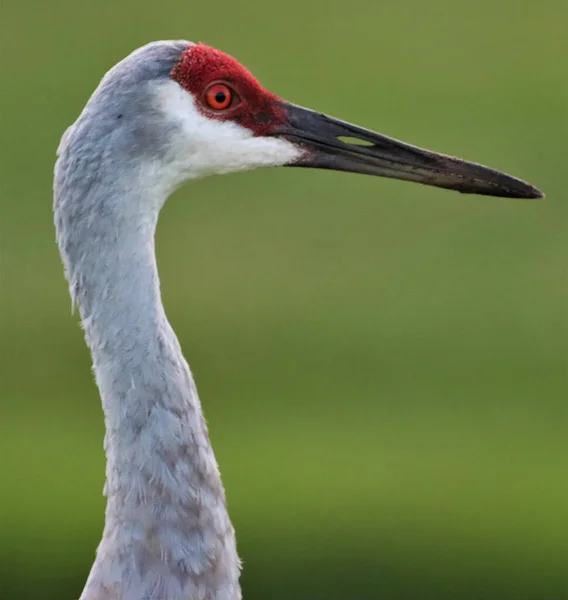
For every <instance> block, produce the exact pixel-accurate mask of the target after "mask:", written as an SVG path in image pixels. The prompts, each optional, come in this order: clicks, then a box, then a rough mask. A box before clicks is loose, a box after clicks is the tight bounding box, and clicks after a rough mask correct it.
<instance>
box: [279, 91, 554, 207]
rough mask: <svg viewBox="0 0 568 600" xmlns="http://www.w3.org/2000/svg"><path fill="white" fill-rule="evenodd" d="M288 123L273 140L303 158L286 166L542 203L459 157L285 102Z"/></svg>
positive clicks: (524, 188)
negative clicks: (284, 142) (281, 140)
mask: <svg viewBox="0 0 568 600" xmlns="http://www.w3.org/2000/svg"><path fill="white" fill-rule="evenodd" d="M283 108H284V110H285V111H286V113H287V117H288V118H287V122H286V123H284V124H283V125H281V126H279V128H278V129H277V130H276V131H274V132H273V133H272V135H278V136H282V137H284V138H286V139H288V140H289V141H291V142H293V143H295V144H297V145H299V146H300V147H301V148H303V149H304V150H305V154H304V155H303V157H302V158H300V159H299V160H298V161H297V162H295V163H292V164H290V165H289V166H295V167H314V168H319V169H333V170H336V171H350V172H353V173H365V174H367V175H377V176H379V177H391V178H394V179H405V180H408V181H415V182H417V183H422V184H425V185H432V186H436V187H441V188H448V189H452V190H457V191H459V192H462V193H466V194H482V195H485V196H503V197H507V198H542V197H544V194H543V193H542V192H541V191H540V190H539V189H537V188H536V187H534V186H532V185H530V184H529V183H526V182H524V181H521V180H520V179H517V178H516V177H512V176H511V175H507V174H505V173H502V172H500V171H495V170H494V169H490V168H489V167H484V166H482V165H478V164H475V163H472V162H467V161H465V160H461V159H459V158H454V157H452V156H447V155H445V154H438V153H436V152H431V151H430V150H424V149H423V148H418V147H416V146H411V145H410V144H405V143H404V142H400V141H398V140H395V139H393V138H390V137H387V136H384V135H381V134H379V133H375V132H373V131H369V130H368V129H363V128H362V127H358V126H357V125H352V124H351V123H346V122H345V121H340V120H339V119H334V118H333V117H329V116H327V115H324V114H321V113H318V112H315V111H312V110H309V109H307V108H302V107H301V106H296V105H295V104H289V103H284V104H283Z"/></svg>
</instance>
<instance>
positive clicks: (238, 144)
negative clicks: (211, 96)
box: [156, 80, 303, 179]
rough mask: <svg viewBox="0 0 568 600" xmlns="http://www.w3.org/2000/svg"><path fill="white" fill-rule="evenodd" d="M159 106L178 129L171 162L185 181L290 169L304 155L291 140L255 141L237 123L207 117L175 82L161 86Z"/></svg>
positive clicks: (157, 92)
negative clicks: (225, 174) (273, 168)
mask: <svg viewBox="0 0 568 600" xmlns="http://www.w3.org/2000/svg"><path fill="white" fill-rule="evenodd" d="M156 102H157V108H158V109H159V111H160V112H161V113H162V114H163V115H164V117H165V118H166V119H167V121H168V124H169V125H173V126H174V133H173V134H172V137H171V139H170V140H168V142H169V143H170V144H171V148H170V150H171V154H170V156H169V157H168V158H169V159H171V160H172V161H173V162H174V163H175V165H176V168H179V169H181V171H182V173H181V175H182V177H183V179H195V178H197V177H204V176H206V175H212V174H215V173H219V174H220V173H230V172H233V171H243V170H248V169H256V168H258V167H275V166H281V165H286V164H289V163H292V162H294V161H296V160H297V159H299V158H300V157H301V156H302V154H303V151H302V150H301V149H300V148H298V147H297V146H295V145H294V144H293V143H291V142H288V141H287V140H284V139H281V138H275V137H255V136H254V134H253V132H252V131H250V130H249V129H247V128H246V127H242V126H241V125H238V124H237V123H234V122H232V121H217V120H216V119H211V118H209V117H207V116H205V115H203V114H202V113H201V112H200V111H199V110H198V109H197V107H196V106H195V101H194V98H193V96H192V95H191V94H190V93H189V92H187V91H186V90H184V89H183V88H182V87H181V86H180V85H179V84H178V83H177V82H175V81H173V80H171V81H167V82H165V83H163V84H160V86H159V87H158V88H157V90H156ZM173 166H174V165H172V167H173Z"/></svg>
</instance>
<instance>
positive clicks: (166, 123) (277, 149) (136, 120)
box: [76, 41, 543, 198]
mask: <svg viewBox="0 0 568 600" xmlns="http://www.w3.org/2000/svg"><path fill="white" fill-rule="evenodd" d="M144 80H146V81H144ZM145 83H148V84H151V85H144V84H145ZM142 90H146V91H143V92H142ZM147 90H151V93H148V92H147ZM148 98H150V104H151V106H148V103H147V100H148ZM111 107H113V108H112V110H111ZM113 110H116V113H120V114H117V117H118V116H122V115H123V114H124V115H125V116H128V118H125V119H123V120H122V121H121V126H122V131H123V133H126V134H127V135H123V136H119V135H118V132H117V131H116V128H118V127H119V123H118V122H117V121H116V120H113V119H112V118H111V117H110V116H109V115H110V114H111V113H112V112H113ZM116 113H115V114H116ZM85 114H86V115H87V116H88V115H95V114H96V115H104V119H98V120H97V123H98V122H99V121H105V122H106V119H109V123H108V126H105V127H106V128H105V131H104V136H105V139H114V140H115V142H116V143H120V144H121V148H122V149H123V150H124V151H125V152H126V153H129V152H130V153H131V155H132V156H133V157H134V158H135V159H136V160H139V159H140V156H139V155H134V153H135V152H139V151H140V149H142V151H143V153H144V155H145V157H147V156H148V150H151V154H152V158H155V157H159V159H160V160H161V163H162V164H161V171H162V173H166V177H167V178H169V180H170V183H171V184H172V185H174V186H175V185H177V184H179V183H181V182H182V181H184V180H186V179H195V178H198V177H203V176H206V175H210V174H217V173H228V172H232V171H239V170H247V169H254V168H257V167H263V166H292V167H313V168H320V169H332V170H337V171H350V172H354V173H364V174H368V175H376V176H382V177H391V178H395V179H404V180H408V181H414V182H417V183H422V184H426V185H431V186H437V187H441V188H449V189H453V190H457V191H459V192H463V193H471V194H483V195H488V196H504V197H511V198H541V197H542V196H543V194H542V192H541V191H540V190H538V189H537V188H535V187H533V186H532V185H530V184H528V183H526V182H524V181H521V180H520V179H517V178H516V177H512V176H510V175H507V174H505V173H502V172H500V171H496V170H494V169H490V168H488V167H485V166H482V165H479V164H476V163H472V162H468V161H465V160H461V159H459V158H454V157H452V156H448V155H445V154H439V153H437V152H432V151H429V150H425V149H422V148H419V147H417V146H412V145H410V144H406V143H404V142H401V141H398V140H395V139H393V138H390V137H387V136H385V135H382V134H380V133H375V132H373V131H370V130H368V129H364V128H362V127H359V126H357V125H352V124H350V123H347V122H345V121H341V120H339V119H335V118H333V117H330V116H328V115H325V114H322V113H319V112H316V111H312V110H309V109H307V108H302V107H300V106H297V105H295V104H292V103H290V102H287V101H285V100H283V99H282V98H280V97H278V96H276V95H275V94H273V93H272V92H270V91H268V90H266V89H265V88H264V87H263V86H262V85H261V84H260V83H259V82H258V81H257V80H256V79H255V77H254V76H253V75H252V74H251V73H250V72H249V71H248V70H247V69H246V68H245V67H243V66H242V65H241V64H240V63H239V62H238V61H237V60H236V59H234V58H233V57H231V56H229V55H227V54H225V53H223V52H221V51H219V50H216V49H214V48H211V47H210V46H207V45H205V44H202V43H198V44H194V43H191V42H187V41H179V42H154V43H151V44H148V45H147V46H144V47H142V48H140V49H138V50H136V51H135V52H133V53H132V54H131V55H130V56H129V57H127V58H126V59H124V60H123V61H122V62H121V63H119V64H118V65H116V66H115V67H114V68H113V69H111V71H110V72H109V73H108V74H107V76H106V77H105V78H104V79H103V82H102V83H101V85H100V86H99V89H98V90H97V92H95V94H93V97H92V99H91V101H90V102H89V104H88V105H87V108H86V113H85ZM91 120H92V121H94V120H95V119H91ZM99 125H100V123H99V124H98V125H97V126H99ZM127 125H128V127H127ZM91 126H93V123H91ZM100 127H102V126H100ZM76 129H77V127H76ZM109 134H112V136H110V137H109Z"/></svg>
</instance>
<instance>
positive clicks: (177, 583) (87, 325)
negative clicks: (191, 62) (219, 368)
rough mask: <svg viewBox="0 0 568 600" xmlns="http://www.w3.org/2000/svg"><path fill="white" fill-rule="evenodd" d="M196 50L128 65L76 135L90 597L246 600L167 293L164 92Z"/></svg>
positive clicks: (65, 195) (70, 169) (65, 234)
mask: <svg viewBox="0 0 568 600" xmlns="http://www.w3.org/2000/svg"><path fill="white" fill-rule="evenodd" d="M188 45H189V42H185V41H180V42H159V43H153V44H150V45H148V46H145V47H143V48H141V49H139V50H137V51H136V52H134V53H133V54H131V55H130V56H129V57H128V58H126V59H125V60H124V61H122V62H121V63H119V64H118V65H117V66H115V67H114V68H113V69H112V70H111V71H110V72H109V73H108V74H107V75H106V76H105V78H104V79H103V81H102V82H101V84H100V86H99V88H98V89H97V90H96V92H95V93H94V94H93V96H92V97H91V99H90V100H89V102H88V104H87V106H86V107H85V109H84V111H83V112H82V114H81V115H80V117H79V118H78V120H77V121H76V123H75V124H74V125H73V126H72V127H70V128H69V129H68V130H67V131H66V133H65V134H64V136H63V139H62V141H61V144H60V147H59V150H58V156H59V158H58V160H57V163H56V167H55V184H54V212H55V224H56V231H57V242H58V244H59V248H60V251H61V256H62V258H63V262H64V265H65V271H66V276H67V279H68V281H69V286H70V290H71V294H72V297H73V301H74V302H75V303H76V304H77V306H78V307H79V310H80V314H81V318H82V324H83V328H84V330H85V337H86V341H87V344H88V346H89V348H90V350H91V353H92V357H93V365H94V371H95V374H96V381H97V384H98V387H99V390H100V394H101V398H102V404H103V410H104V416H105V425H106V436H105V452H106V456H107V468H106V485H105V494H106V496H107V498H108V501H107V508H106V521H105V528H104V533H103V538H102V541H101V543H100V546H99V548H98V551H97V556H96V561H95V563H94V565H93V568H92V571H91V574H90V576H89V579H88V582H87V585H86V587H85V590H84V592H83V595H82V596H81V600H103V599H104V600H111V599H113V600H115V599H116V600H118V599H120V600H142V598H148V599H153V600H154V599H155V600H158V599H159V600H238V599H239V598H240V597H241V593H240V588H239V584H238V577H239V568H240V565H239V559H238V556H237V552H236V546H235V536H234V531H233V527H232V525H231V522H230V520H229V516H228V513H227V509H226V503H225V493H224V490H223V486H222V484H221V480H220V476H219V472H218V468H217V464H216V461H215V457H214V455H213V451H212V448H211V444H210V443H209V438H208V435H207V427H206V424H205V422H204V419H203V415H202V411H201V406H200V402H199V398H198V395H197V390H196V388H195V384H194V382H193V378H192V375H191V372H190V370H189V367H188V365H187V363H186V361H185V360H184V358H183V356H182V353H181V349H180V346H179V343H178V340H177V338H176V336H175V334H174V332H173V330H172V328H171V327H170V324H169V323H168V320H167V318H166V315H165V313H164V310H163V307H162V302H161V298H160V290H159V279H158V273H157V269H156V261H155V255H154V231H155V228H156V224H157V219H158V212H159V209H160V208H161V205H162V204H163V202H164V200H165V198H166V197H167V195H168V193H169V192H170V191H171V190H172V189H173V187H175V185H177V184H178V183H179V181H180V179H181V176H179V175H175V174H172V175H171V176H170V177H160V176H158V175H157V171H158V170H159V169H160V168H161V167H160V165H162V166H163V170H164V172H166V173H168V172H169V171H168V169H169V168H170V166H169V162H170V161H169V155H170V153H171V151H172V148H171V145H170V140H171V136H172V131H170V130H169V127H173V125H170V126H168V123H167V122H166V121H165V120H164V118H163V115H162V114H161V113H160V112H159V108H157V107H156V102H155V97H154V91H155V88H156V86H157V85H159V84H160V82H165V81H166V80H167V79H168V75H169V72H170V71H171V69H172V66H173V65H174V63H175V61H176V60H177V59H178V58H179V56H180V54H181V52H182V51H183V50H184V48H186V47H187V46H188Z"/></svg>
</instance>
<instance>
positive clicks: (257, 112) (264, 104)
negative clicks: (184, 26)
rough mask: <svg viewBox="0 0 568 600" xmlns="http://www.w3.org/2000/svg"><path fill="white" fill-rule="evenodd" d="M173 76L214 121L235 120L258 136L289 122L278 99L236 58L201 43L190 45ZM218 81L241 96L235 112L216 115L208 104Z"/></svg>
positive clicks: (220, 112) (175, 68)
mask: <svg viewBox="0 0 568 600" xmlns="http://www.w3.org/2000/svg"><path fill="white" fill-rule="evenodd" d="M170 75H171V77H172V79H173V80H174V81H177V82H178V83H179V84H180V85H181V86H182V87H183V88H184V89H185V90H187V91H188V92H189V93H190V94H192V95H193V96H194V98H195V101H196V104H197V107H198V108H199V109H200V110H201V111H202V112H204V113H205V114H206V115H207V116H208V117H210V118H215V119H219V120H223V121H227V120H229V121H235V122H237V123H239V125H242V126H243V127H247V128H249V129H251V130H252V131H254V133H255V134H256V135H266V134H267V133H270V132H271V131H273V130H274V129H275V128H276V127H277V126H278V125H280V124H281V123H282V122H284V120H285V113H284V110H283V108H282V105H281V100H280V99H279V98H278V96H275V95H274V94H272V93H271V92H269V91H268V90H266V89H264V88H263V87H262V86H261V85H260V83H259V82H258V81H257V80H256V78H255V77H254V76H253V75H252V73H251V72H250V71H248V70H247V69H246V68H245V67H243V66H242V65H241V64H240V63H239V62H238V61H237V60H236V59H234V58H233V57H232V56H229V55H228V54H225V53H224V52H221V51H220V50H216V49H215V48H211V47H210V46H207V45H205V44H202V43H201V42H200V43H199V44H196V45H192V46H188V48H187V49H186V50H185V51H184V52H183V53H182V55H181V57H180V60H179V62H178V63H177V64H176V65H175V67H174V68H173V69H172V72H171V74H170ZM217 81H222V82H224V83H227V84H229V85H230V87H232V88H233V89H234V90H235V92H236V93H237V94H238V95H239V97H240V99H241V102H240V104H239V105H237V106H236V107H235V108H234V109H230V110H228V111H219V112H218V113H212V111H211V109H209V108H208V107H207V105H205V104H204V100H203V96H204V92H205V90H206V89H207V87H208V86H209V85H210V84H211V83H214V82H217Z"/></svg>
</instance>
